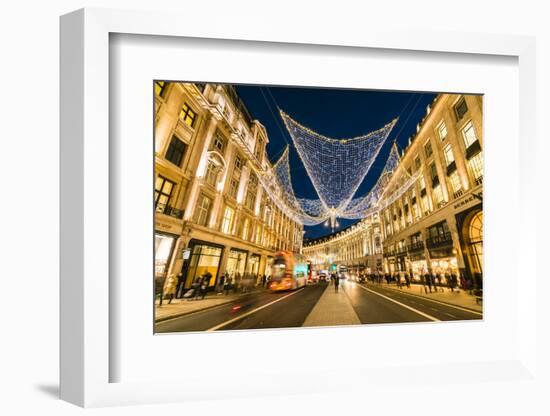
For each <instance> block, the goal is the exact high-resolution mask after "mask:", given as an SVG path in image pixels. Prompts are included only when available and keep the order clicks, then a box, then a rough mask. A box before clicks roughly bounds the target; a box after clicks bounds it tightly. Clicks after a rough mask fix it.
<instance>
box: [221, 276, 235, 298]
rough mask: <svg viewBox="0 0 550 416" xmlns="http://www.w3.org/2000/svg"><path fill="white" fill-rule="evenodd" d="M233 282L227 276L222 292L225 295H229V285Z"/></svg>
mask: <svg viewBox="0 0 550 416" xmlns="http://www.w3.org/2000/svg"><path fill="white" fill-rule="evenodd" d="M232 281H233V278H232V277H231V276H227V279H225V283H224V287H223V290H224V292H225V295H226V296H227V295H229V291H230V290H231V283H232Z"/></svg>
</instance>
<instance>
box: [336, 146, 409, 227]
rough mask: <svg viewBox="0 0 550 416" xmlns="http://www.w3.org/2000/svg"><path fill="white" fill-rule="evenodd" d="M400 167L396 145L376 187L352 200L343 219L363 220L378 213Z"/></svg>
mask: <svg viewBox="0 0 550 416" xmlns="http://www.w3.org/2000/svg"><path fill="white" fill-rule="evenodd" d="M398 165H399V151H398V150H397V146H396V145H395V143H394V144H393V146H392V148H391V150H390V154H389V156H388V159H387V160H386V164H385V165H384V168H383V169H382V173H380V176H379V177H378V180H377V181H376V183H375V184H374V186H373V187H372V188H371V190H370V191H369V193H368V194H367V195H365V196H363V197H359V198H354V199H352V200H351V202H350V203H349V205H348V206H347V207H346V210H345V212H344V213H343V214H342V217H344V218H348V219H361V218H364V217H366V216H368V215H370V214H371V213H373V212H374V211H377V210H378V209H376V208H377V205H378V204H379V202H380V199H381V197H382V195H383V193H384V190H385V188H386V186H387V185H388V183H389V181H390V178H391V176H392V174H393V172H394V171H395V170H396V169H397V166H398Z"/></svg>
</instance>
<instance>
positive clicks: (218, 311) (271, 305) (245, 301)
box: [155, 283, 326, 333]
mask: <svg viewBox="0 0 550 416" xmlns="http://www.w3.org/2000/svg"><path fill="white" fill-rule="evenodd" d="M325 288H326V284H322V283H321V284H316V285H311V286H307V287H305V288H302V289H298V290H296V291H294V292H277V293H269V292H267V293H266V292H262V293H252V294H250V295H248V296H245V297H243V298H240V299H238V300H237V301H235V302H233V303H229V304H225V305H220V306H218V307H215V308H212V309H208V310H205V311H202V312H196V313H193V314H189V315H184V316H182V317H179V318H174V319H169V320H166V321H163V322H159V323H157V324H156V326H155V332H157V333H163V332H164V333H165V332H189V331H208V330H210V331H212V330H228V329H257V328H292V327H300V326H302V324H303V323H304V321H305V319H306V318H307V316H308V315H309V313H310V312H311V309H313V307H314V306H315V304H316V303H317V301H318V300H319V298H320V297H321V295H322V294H323V291H324V290H325ZM260 308H261V309H260Z"/></svg>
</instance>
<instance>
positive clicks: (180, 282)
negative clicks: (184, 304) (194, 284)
mask: <svg viewBox="0 0 550 416" xmlns="http://www.w3.org/2000/svg"><path fill="white" fill-rule="evenodd" d="M184 286H185V281H184V279H183V273H182V272H179V273H178V286H177V289H176V299H181V297H182V296H183V287H184Z"/></svg>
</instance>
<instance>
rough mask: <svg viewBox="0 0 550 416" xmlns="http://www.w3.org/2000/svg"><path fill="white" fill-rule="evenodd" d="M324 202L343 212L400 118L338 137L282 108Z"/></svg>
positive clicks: (332, 217)
mask: <svg viewBox="0 0 550 416" xmlns="http://www.w3.org/2000/svg"><path fill="white" fill-rule="evenodd" d="M280 114H281V117H282V119H283V121H284V123H285V126H286V128H287V130H288V132H289V134H290V136H291V138H292V141H293V143H294V146H295V147H296V150H297V151H298V155H299V156H300V158H301V160H302V162H303V164H304V166H305V168H306V171H307V173H308V175H309V178H310V179H311V182H312V184H313V186H314V188H315V190H316V192H317V194H318V196H319V199H320V201H321V203H322V204H323V206H324V207H325V208H326V209H327V210H332V212H331V215H330V217H331V220H332V221H331V222H333V221H334V215H341V213H343V212H344V211H345V208H346V206H347V205H348V204H349V202H350V201H351V199H352V198H353V196H354V194H355V192H356V191H357V188H358V187H359V185H360V184H361V182H362V181H363V179H364V178H365V176H366V175H367V173H368V171H369V170H370V168H371V166H372V163H373V162H374V159H375V158H376V156H377V155H378V152H379V151H380V149H381V147H382V145H383V144H384V142H385V141H386V139H387V138H388V135H389V134H390V132H391V130H392V129H393V127H394V125H395V123H396V122H397V119H394V120H392V121H391V122H390V123H388V124H386V125H385V126H384V127H382V128H381V129H379V130H376V131H373V132H371V133H369V134H366V135H364V136H358V137H354V138H351V139H345V140H336V139H331V138H329V137H326V136H323V135H320V134H318V133H316V132H314V131H312V130H310V129H308V128H307V127H304V126H302V125H301V124H299V123H298V122H296V121H295V120H293V119H292V118H291V117H290V116H288V115H287V114H286V113H284V112H283V111H280Z"/></svg>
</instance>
